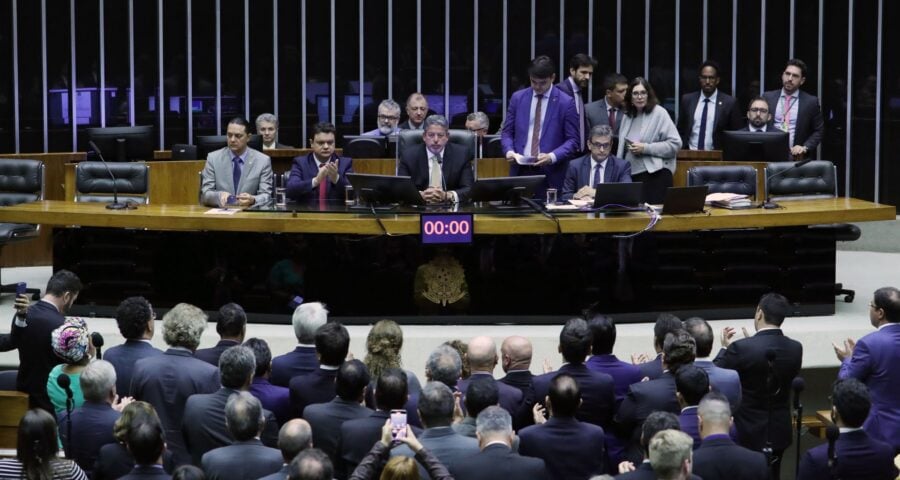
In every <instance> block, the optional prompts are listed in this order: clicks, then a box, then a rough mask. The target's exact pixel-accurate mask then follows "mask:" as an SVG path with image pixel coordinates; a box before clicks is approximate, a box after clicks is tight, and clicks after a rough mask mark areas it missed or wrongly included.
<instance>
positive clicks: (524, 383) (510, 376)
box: [498, 370, 537, 431]
mask: <svg viewBox="0 0 900 480" xmlns="http://www.w3.org/2000/svg"><path fill="white" fill-rule="evenodd" d="M533 380H534V375H532V374H531V371H529V370H516V371H512V372H508V373H507V374H506V376H505V377H503V378H501V379H500V380H498V382H501V383H505V384H507V385H509V386H511V387H515V388H518V389H519V390H520V391H521V392H522V404H521V405H520V406H519V413H518V414H516V415H515V416H513V429H515V430H516V431H519V430H521V429H523V428H525V427H527V426H529V425H534V417H533V416H532V413H531V409H532V407H534V403H535V402H536V401H537V399H536V397H535V395H534V385H533Z"/></svg>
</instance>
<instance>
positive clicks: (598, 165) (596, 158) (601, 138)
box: [562, 125, 631, 200]
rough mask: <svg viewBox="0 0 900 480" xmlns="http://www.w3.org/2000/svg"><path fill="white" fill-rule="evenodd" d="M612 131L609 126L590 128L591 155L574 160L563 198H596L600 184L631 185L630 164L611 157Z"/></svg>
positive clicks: (564, 187) (569, 168)
mask: <svg viewBox="0 0 900 480" xmlns="http://www.w3.org/2000/svg"><path fill="white" fill-rule="evenodd" d="M612 141H613V130H612V128H610V126H609V125H595V126H594V127H593V128H591V135H590V139H589V140H588V143H587V147H588V148H589V149H590V151H591V153H589V154H587V155H585V156H583V157H581V158H578V159H575V160H572V161H571V162H569V167H568V169H567V170H566V180H565V183H564V184H563V191H562V199H563V200H569V199H572V198H574V199H576V200H580V199H586V198H594V193H595V190H596V188H597V185H598V184H601V183H631V163H630V162H626V161H625V160H622V159H621V158H617V157H616V156H615V155H610V150H612Z"/></svg>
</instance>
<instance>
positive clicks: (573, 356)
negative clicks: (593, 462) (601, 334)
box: [534, 318, 616, 429]
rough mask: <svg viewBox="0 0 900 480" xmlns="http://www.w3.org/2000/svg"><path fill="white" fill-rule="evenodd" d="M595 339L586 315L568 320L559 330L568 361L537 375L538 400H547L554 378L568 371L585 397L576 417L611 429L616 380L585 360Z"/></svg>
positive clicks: (561, 352)
mask: <svg viewBox="0 0 900 480" xmlns="http://www.w3.org/2000/svg"><path fill="white" fill-rule="evenodd" d="M592 341H593V335H592V334H591V329H590V328H588V325H587V322H585V321H584V320H583V319H581V318H572V319H570V320H569V321H567V322H566V324H565V325H564V326H563V328H562V330H561V331H560V333H559V353H560V354H561V355H562V358H563V362H565V363H564V364H563V366H561V367H559V370H557V371H555V372H550V373H545V374H543V375H539V376H537V377H535V378H534V393H535V400H536V401H537V402H538V403H544V402H545V399H546V397H547V394H548V393H549V392H550V381H551V380H553V378H554V377H556V376H557V375H561V374H564V373H565V374H568V375H570V376H571V377H572V378H574V379H575V381H576V382H578V389H579V390H580V392H581V400H582V401H581V405H580V406H579V407H578V411H577V412H576V414H575V417H576V418H578V420H580V421H582V422H588V423H592V424H594V425H599V426H601V427H603V428H604V429H608V428H609V427H610V426H611V425H612V418H613V414H614V413H615V411H616V397H615V384H614V383H613V378H612V377H611V376H610V375H608V374H606V373H600V372H596V371H593V370H590V369H588V368H587V367H586V366H585V365H584V360H585V359H586V358H587V356H588V355H589V354H590V353H591V342H592ZM545 406H546V405H545Z"/></svg>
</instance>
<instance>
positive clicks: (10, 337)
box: [0, 300, 65, 413]
mask: <svg viewBox="0 0 900 480" xmlns="http://www.w3.org/2000/svg"><path fill="white" fill-rule="evenodd" d="M25 322H26V324H27V326H25V327H19V326H18V325H16V322H15V320H13V322H12V326H11V327H10V330H9V333H8V334H3V335H0V352H8V351H10V350H13V349H19V374H18V376H17V377H16V390H18V391H20V392H25V393H27V394H28V405H29V407H30V408H43V409H44V410H46V411H48V412H50V413H53V404H52V403H50V397H49V396H48V395H47V377H49V376H50V370H53V367H55V366H57V365H59V364H60V363H62V360H60V359H59V357H57V356H56V355H55V354H54V353H53V349H52V348H51V347H50V334H51V333H52V332H53V330H55V329H56V328H57V327H59V326H60V325H62V324H63V322H65V318H64V317H63V316H62V314H60V313H59V310H57V309H56V306H55V305H53V304H51V303H48V302H46V301H44V300H41V301H39V302H36V303H34V304H32V305H31V306H30V307H28V311H27V313H26V320H25Z"/></svg>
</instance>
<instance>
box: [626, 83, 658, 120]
mask: <svg viewBox="0 0 900 480" xmlns="http://www.w3.org/2000/svg"><path fill="white" fill-rule="evenodd" d="M638 85H643V86H644V88H646V89H647V106H646V107H644V112H650V111H653V109H654V108H656V106H657V105H659V99H657V98H656V92H654V91H653V87H651V86H650V82H648V81H647V80H646V79H645V78H644V77H634V80H632V81H631V83H629V84H628V91H627V92H625V113H627V114H628V116H629V117H634V116H635V115H637V108H634V103H632V100H631V92H632V91H633V90H634V87H636V86H638Z"/></svg>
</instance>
